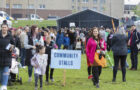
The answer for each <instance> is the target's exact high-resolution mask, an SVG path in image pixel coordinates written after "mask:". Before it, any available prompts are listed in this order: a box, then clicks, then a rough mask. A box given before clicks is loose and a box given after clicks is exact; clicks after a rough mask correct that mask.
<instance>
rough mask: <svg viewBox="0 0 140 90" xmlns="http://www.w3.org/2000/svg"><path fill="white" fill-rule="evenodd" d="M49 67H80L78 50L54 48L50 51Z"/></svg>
mask: <svg viewBox="0 0 140 90" xmlns="http://www.w3.org/2000/svg"><path fill="white" fill-rule="evenodd" d="M51 68H61V69H80V68H81V51H80V50H55V49H53V50H52V51H51Z"/></svg>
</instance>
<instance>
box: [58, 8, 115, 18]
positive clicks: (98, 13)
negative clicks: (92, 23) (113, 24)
mask: <svg viewBox="0 0 140 90" xmlns="http://www.w3.org/2000/svg"><path fill="white" fill-rule="evenodd" d="M88 11H90V12H92V13H97V14H101V15H104V16H107V17H109V18H112V19H117V18H114V17H111V16H108V15H105V14H103V13H101V12H98V11H94V10H91V9H86V10H84V11H80V12H77V13H74V14H70V15H67V16H65V17H62V18H60V19H58V21H59V20H62V19H65V18H68V17H72V16H75V15H79V14H81V13H84V12H88Z"/></svg>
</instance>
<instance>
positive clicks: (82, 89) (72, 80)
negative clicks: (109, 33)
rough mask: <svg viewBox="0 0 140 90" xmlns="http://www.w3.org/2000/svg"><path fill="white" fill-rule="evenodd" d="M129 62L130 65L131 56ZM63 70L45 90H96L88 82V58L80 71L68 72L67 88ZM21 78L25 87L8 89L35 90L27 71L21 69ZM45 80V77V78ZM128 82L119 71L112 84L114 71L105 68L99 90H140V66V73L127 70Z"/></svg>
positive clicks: (139, 70) (139, 71) (44, 86)
mask: <svg viewBox="0 0 140 90" xmlns="http://www.w3.org/2000/svg"><path fill="white" fill-rule="evenodd" d="M139 58H140V55H139ZM127 61H128V62H129V66H131V65H130V56H129V55H128V57H127ZM63 71H64V70H62V69H56V70H55V71H54V79H55V82H53V83H51V84H50V85H45V81H44V84H43V90H95V89H96V88H95V86H93V84H92V81H91V80H88V79H87V77H88V74H87V64H86V56H85V55H82V63H81V69H80V70H67V71H66V86H65V87H63V86H62V82H63ZM20 76H21V77H22V78H23V85H19V84H16V85H14V86H10V87H8V90H34V80H33V81H32V82H31V83H28V82H27V81H28V73H27V69H20ZM44 80H45V77H44ZM126 80H127V82H122V74H121V71H118V74H117V81H116V83H112V69H111V68H104V69H103V70H102V74H101V77H100V88H99V89H98V90H140V65H139V68H138V71H130V70H127V74H126Z"/></svg>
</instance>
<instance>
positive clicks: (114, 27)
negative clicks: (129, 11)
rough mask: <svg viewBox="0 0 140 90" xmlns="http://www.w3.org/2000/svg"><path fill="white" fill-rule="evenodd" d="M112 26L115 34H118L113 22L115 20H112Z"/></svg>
mask: <svg viewBox="0 0 140 90" xmlns="http://www.w3.org/2000/svg"><path fill="white" fill-rule="evenodd" d="M112 26H113V30H114V32H116V28H115V25H114V21H113V19H112Z"/></svg>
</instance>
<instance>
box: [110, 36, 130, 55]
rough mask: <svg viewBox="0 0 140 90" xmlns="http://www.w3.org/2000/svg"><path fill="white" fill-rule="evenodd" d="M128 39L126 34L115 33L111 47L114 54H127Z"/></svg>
mask: <svg viewBox="0 0 140 90" xmlns="http://www.w3.org/2000/svg"><path fill="white" fill-rule="evenodd" d="M127 41H128V38H127V37H126V36H125V35H121V34H115V35H114V36H113V38H112V39H111V49H112V51H113V54H114V55H127V53H128V50H127Z"/></svg>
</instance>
